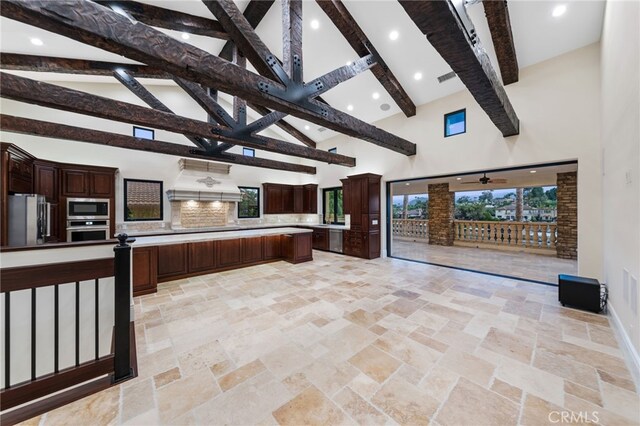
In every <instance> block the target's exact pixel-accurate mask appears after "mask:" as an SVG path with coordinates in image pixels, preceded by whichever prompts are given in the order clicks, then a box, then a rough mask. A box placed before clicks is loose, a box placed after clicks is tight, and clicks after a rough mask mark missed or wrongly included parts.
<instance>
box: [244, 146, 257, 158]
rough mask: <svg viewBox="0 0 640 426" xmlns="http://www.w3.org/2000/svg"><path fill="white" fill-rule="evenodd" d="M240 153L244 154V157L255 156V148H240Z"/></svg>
mask: <svg viewBox="0 0 640 426" xmlns="http://www.w3.org/2000/svg"><path fill="white" fill-rule="evenodd" d="M242 155H244V156H246V157H255V156H256V150H255V149H253V148H242Z"/></svg>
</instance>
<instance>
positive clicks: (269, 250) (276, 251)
mask: <svg viewBox="0 0 640 426" xmlns="http://www.w3.org/2000/svg"><path fill="white" fill-rule="evenodd" d="M281 239H282V236H281V235H265V236H264V237H262V258H263V259H264V260H272V259H279V258H280V257H281V256H282V250H281Z"/></svg>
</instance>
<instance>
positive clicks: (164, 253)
mask: <svg viewBox="0 0 640 426" xmlns="http://www.w3.org/2000/svg"><path fill="white" fill-rule="evenodd" d="M187 272H188V265H187V244H186V243H182V244H170V245H163V246H158V278H161V279H162V278H168V277H175V276H179V275H184V274H186V273H187Z"/></svg>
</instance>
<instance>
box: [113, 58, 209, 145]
mask: <svg viewBox="0 0 640 426" xmlns="http://www.w3.org/2000/svg"><path fill="white" fill-rule="evenodd" d="M113 76H114V77H115V78H116V80H118V81H119V82H120V83H122V85H123V86H124V87H126V88H127V89H129V91H130V92H131V93H133V94H134V95H136V96H137V97H138V98H140V99H141V100H142V101H143V102H144V103H146V104H147V105H149V106H150V107H151V108H153V109H156V110H158V111H162V112H167V113H169V114H173V115H175V112H173V111H171V109H169V108H168V107H167V106H166V105H165V104H163V103H162V102H161V101H160V100H159V99H158V98H156V97H155V96H153V94H152V93H151V92H149V91H148V90H147V89H146V88H145V87H144V86H143V85H142V84H140V82H139V81H138V80H136V79H135V78H133V77H131V76H130V75H129V74H127V72H126V71H122V70H118V71H116V72H114V73H113ZM184 136H185V137H186V138H187V139H189V140H190V141H191V143H193V144H194V145H197V146H200V147H202V148H205V149H207V148H209V149H210V148H211V147H212V144H211V142H210V141H209V140H208V139H204V138H201V137H198V136H191V135H188V134H185V135H184Z"/></svg>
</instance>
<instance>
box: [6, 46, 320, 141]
mask: <svg viewBox="0 0 640 426" xmlns="http://www.w3.org/2000/svg"><path fill="white" fill-rule="evenodd" d="M0 69H5V70H16V71H37V72H54V73H62V74H79V75H101V76H109V77H111V76H112V75H113V72H114V71H116V70H118V69H122V70H124V71H126V72H127V73H128V74H131V75H133V76H135V77H137V78H162V79H171V78H172V76H171V75H169V74H168V73H165V72H164V71H161V70H159V69H157V68H153V67H149V66H147V65H128V64H122V63H117V62H100V61H89V60H84V59H67V58H57V57H50V56H32V55H21V54H18V53H0ZM180 80H181V81H182V82H186V83H189V84H192V85H195V86H197V87H198V88H200V86H199V85H197V84H196V83H192V82H190V81H187V80H184V79H180ZM176 83H178V85H179V86H180V85H181V84H180V82H179V81H176ZM181 87H182V89H184V90H185V91H186V92H187V93H188V94H189V95H190V96H191V97H192V98H194V100H195V101H196V102H198V103H199V101H198V99H197V98H195V97H194V96H193V95H192V94H191V93H189V90H188V89H187V88H185V87H184V86H181ZM209 90H212V91H213V92H216V93H217V91H216V90H215V89H209ZM213 100H214V102H216V104H215V105H217V107H212V108H210V111H214V112H215V111H221V112H224V113H226V111H225V110H224V108H223V107H222V106H220V105H219V104H218V103H217V96H216V97H214V99H213ZM248 105H249V107H250V108H251V109H253V110H254V111H256V112H257V113H259V114H261V115H267V114H269V113H271V110H269V108H265V107H263V106H261V105H258V104H255V103H249V104H248ZM201 106H202V105H201ZM203 108H204V107H203ZM205 110H207V109H205ZM207 111H209V110H207ZM210 117H211V116H210ZM216 117H217V118H216ZM227 117H228V118H229V119H230V120H231V121H233V117H231V116H229V115H228V114H227ZM211 118H212V119H215V120H216V122H217V123H219V124H222V125H224V126H229V124H226V122H224V121H223V120H222V119H221V118H220V116H219V115H216V116H212V117H211ZM212 124H215V123H212ZM275 125H276V126H278V127H280V128H281V129H282V130H284V131H285V132H287V133H288V134H290V135H291V136H293V137H294V138H296V139H297V140H299V141H300V142H302V143H303V144H305V145H307V146H308V147H311V148H315V147H316V142H315V141H314V140H313V139H311V138H310V137H309V136H307V135H305V134H304V133H302V132H301V131H300V130H298V129H296V128H295V127H294V126H292V125H291V124H289V123H288V122H286V121H285V120H280V121H277V122H276V123H275Z"/></svg>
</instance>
